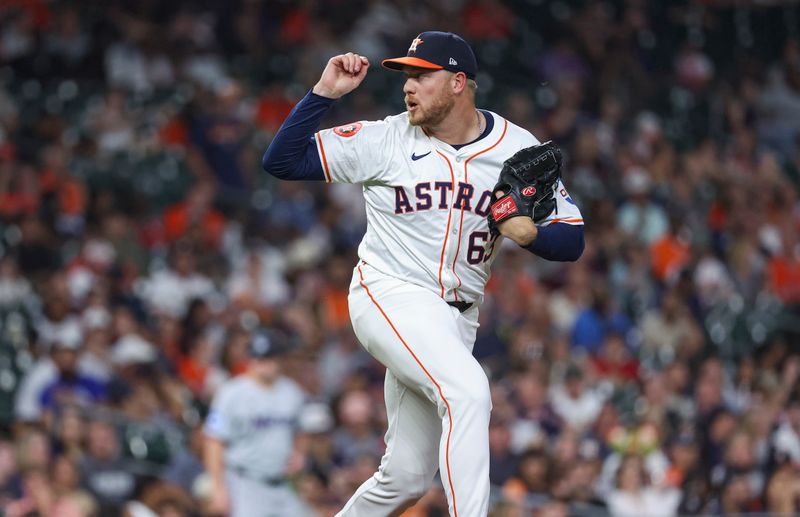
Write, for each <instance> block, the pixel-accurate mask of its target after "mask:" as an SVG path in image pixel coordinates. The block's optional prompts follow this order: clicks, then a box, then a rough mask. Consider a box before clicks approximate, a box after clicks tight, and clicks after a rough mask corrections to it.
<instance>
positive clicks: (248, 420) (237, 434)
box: [205, 375, 310, 517]
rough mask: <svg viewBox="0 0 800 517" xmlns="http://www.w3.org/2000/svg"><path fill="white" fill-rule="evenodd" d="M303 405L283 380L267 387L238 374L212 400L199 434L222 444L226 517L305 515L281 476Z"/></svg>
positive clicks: (290, 384)
mask: <svg viewBox="0 0 800 517" xmlns="http://www.w3.org/2000/svg"><path fill="white" fill-rule="evenodd" d="M303 401H304V396H303V392H302V391H301V389H300V387H299V386H298V385H297V384H295V382H294V381H292V380H290V379H288V378H286V377H279V378H278V379H277V380H276V381H275V383H274V384H273V385H272V386H271V387H270V388H267V387H265V386H262V385H260V384H258V383H256V382H255V381H254V380H252V379H251V378H249V377H248V376H246V375H240V376H238V377H236V378H234V379H231V380H229V381H228V382H226V383H225V384H223V385H222V387H220V389H219V391H218V392H217V393H216V395H215V396H214V400H213V401H212V403H211V411H210V412H209V414H208V418H207V419H206V423H205V431H206V433H207V434H208V435H209V436H211V437H213V438H216V439H218V440H220V441H222V442H223V443H224V444H225V481H226V485H227V487H228V491H229V494H230V500H231V506H232V513H231V516H232V517H307V516H309V515H310V513H309V511H308V510H307V509H305V507H304V505H302V504H301V503H300V501H299V499H298V498H297V495H296V494H295V492H294V490H292V488H291V486H290V485H289V483H288V482H287V480H286V478H285V477H284V470H285V468H286V463H287V461H288V459H289V456H290V454H291V451H292V448H293V444H294V438H295V432H296V431H297V420H298V417H299V415H300V412H301V410H302V408H303Z"/></svg>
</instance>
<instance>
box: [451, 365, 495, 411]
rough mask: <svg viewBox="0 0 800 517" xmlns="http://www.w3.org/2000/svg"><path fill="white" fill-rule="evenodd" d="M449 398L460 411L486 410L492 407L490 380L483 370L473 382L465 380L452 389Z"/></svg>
mask: <svg viewBox="0 0 800 517" xmlns="http://www.w3.org/2000/svg"><path fill="white" fill-rule="evenodd" d="M447 400H448V401H449V402H450V404H451V405H454V406H455V408H457V409H458V410H460V411H471V412H478V413H482V412H486V413H489V412H490V411H491V409H492V393H491V390H490V389H489V380H488V379H487V378H486V376H485V375H483V372H481V376H480V377H479V378H475V379H473V380H472V382H463V383H461V385H460V386H457V387H455V388H454V389H453V390H452V393H451V395H450V396H448V397H447Z"/></svg>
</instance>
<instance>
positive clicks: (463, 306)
mask: <svg viewBox="0 0 800 517" xmlns="http://www.w3.org/2000/svg"><path fill="white" fill-rule="evenodd" d="M447 305H449V306H450V307H455V308H456V309H458V312H465V311H466V310H467V309H469V308H470V307H472V302H447Z"/></svg>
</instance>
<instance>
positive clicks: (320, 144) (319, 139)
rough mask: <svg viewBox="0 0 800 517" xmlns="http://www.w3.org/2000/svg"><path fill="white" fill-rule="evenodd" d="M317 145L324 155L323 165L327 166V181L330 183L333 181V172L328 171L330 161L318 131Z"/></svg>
mask: <svg viewBox="0 0 800 517" xmlns="http://www.w3.org/2000/svg"><path fill="white" fill-rule="evenodd" d="M317 144H318V145H319V151H320V153H321V154H322V165H324V166H325V181H327V182H328V183H330V182H331V181H332V180H331V171H330V169H328V159H327V158H326V157H325V146H323V145H322V137H321V136H320V134H319V131H317Z"/></svg>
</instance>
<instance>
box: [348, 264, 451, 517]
mask: <svg viewBox="0 0 800 517" xmlns="http://www.w3.org/2000/svg"><path fill="white" fill-rule="evenodd" d="M358 274H359V276H360V277H361V281H360V282H359V283H360V284H361V287H363V288H364V290H365V291H366V292H367V296H369V299H370V300H372V303H373V304H375V307H377V308H378V311H380V313H381V315H382V316H383V319H385V320H386V323H388V324H389V326H390V327H392V330H393V331H394V334H395V335H396V336H397V339H399V340H400V342H401V343H403V346H404V347H405V348H406V350H408V353H409V354H411V357H413V358H414V361H416V362H417V364H418V365H419V367H420V368H422V371H423V372H425V375H426V376H427V377H428V379H430V380H431V382H432V383H433V385H434V386H436V389H437V390H439V396H440V397H442V400H443V401H444V405H445V406H446V407H447V414H448V416H449V418H448V424H449V426H450V427H449V429H448V431H447V444H446V445H445V449H444V462H445V465H447V480H448V481H449V483H450V493H451V494H452V495H453V513H454V514H455V517H458V510H457V509H456V491H455V489H454V488H453V476H452V475H451V474H450V436H452V434H453V412H452V411H451V410H450V403H449V402H448V401H447V399H446V398H445V397H444V393H443V392H442V387H441V386H440V385H439V383H438V382H436V379H434V378H433V375H431V373H430V372H429V371H428V369H427V368H425V365H423V364H422V361H420V360H419V357H417V354H415V353H414V351H413V350H411V347H410V346H408V343H406V340H405V339H403V336H401V335H400V332H398V330H397V327H395V326H394V323H392V320H391V319H389V316H387V315H386V312H384V310H383V307H381V306H380V304H379V303H378V301H377V300H376V299H375V298H374V297H373V296H372V293H371V292H369V287H367V284H366V283H365V281H364V272H363V271H362V270H361V264H359V265H358Z"/></svg>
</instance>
